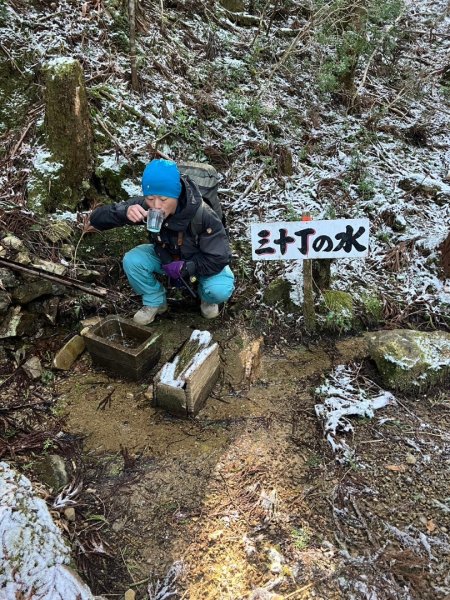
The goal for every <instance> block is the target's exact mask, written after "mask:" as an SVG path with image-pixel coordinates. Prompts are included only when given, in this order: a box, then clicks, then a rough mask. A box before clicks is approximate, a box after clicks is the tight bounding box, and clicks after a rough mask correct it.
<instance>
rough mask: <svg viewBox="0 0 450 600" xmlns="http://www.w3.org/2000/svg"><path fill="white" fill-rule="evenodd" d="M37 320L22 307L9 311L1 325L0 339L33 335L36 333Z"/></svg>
mask: <svg viewBox="0 0 450 600" xmlns="http://www.w3.org/2000/svg"><path fill="white" fill-rule="evenodd" d="M36 325H37V322H36V318H35V317H34V316H33V315H32V314H30V313H29V312H26V311H23V310H22V309H21V308H20V306H15V307H12V308H10V309H9V311H8V312H7V314H6V317H5V318H4V319H3V321H2V323H1V325H0V339H4V338H9V337H16V336H19V337H20V336H22V335H32V334H33V333H34V332H35V331H36Z"/></svg>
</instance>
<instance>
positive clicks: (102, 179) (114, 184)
mask: <svg viewBox="0 0 450 600" xmlns="http://www.w3.org/2000/svg"><path fill="white" fill-rule="evenodd" d="M131 175H132V170H131V167H130V165H129V164H128V163H127V162H126V161H125V160H124V159H117V160H116V158H115V157H112V156H109V155H105V156H100V157H99V159H98V165H97V166H96V168H95V177H96V186H97V187H98V188H99V189H100V190H101V191H102V192H103V193H104V194H106V195H107V196H108V197H109V198H112V199H113V200H116V201H118V202H120V201H121V200H127V199H128V198H129V194H128V193H127V192H126V190H125V189H124V188H123V186H122V183H123V181H124V180H125V179H126V178H128V177H130V176H131Z"/></svg>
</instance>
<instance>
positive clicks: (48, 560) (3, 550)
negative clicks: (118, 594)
mask: <svg viewBox="0 0 450 600" xmlns="http://www.w3.org/2000/svg"><path fill="white" fill-rule="evenodd" d="M0 504H1V506H2V510H1V511H0V555H1V556H2V568H1V569H0V599H2V600H7V599H9V598H55V600H56V599H58V598H59V599H62V598H64V600H93V598H94V597H93V595H92V593H91V591H90V589H89V588H88V586H87V585H86V584H85V583H83V582H82V581H81V579H80V578H79V577H78V575H77V574H76V573H75V572H73V571H72V570H71V569H70V568H69V566H68V565H69V562H70V551H69V548H68V547H67V545H66V544H65V542H64V540H63V538H62V535H61V532H60V531H59V529H58V528H57V527H56V525H55V523H54V522H53V520H52V518H51V516H50V513H49V511H48V508H47V506H46V504H45V502H44V500H42V499H41V498H38V497H37V496H36V495H35V494H34V493H33V489H32V487H31V483H30V481H29V480H28V479H27V478H26V477H24V476H23V475H20V474H19V473H17V472H16V471H14V469H12V468H11V467H10V466H9V465H8V464H7V463H4V462H1V463H0Z"/></svg>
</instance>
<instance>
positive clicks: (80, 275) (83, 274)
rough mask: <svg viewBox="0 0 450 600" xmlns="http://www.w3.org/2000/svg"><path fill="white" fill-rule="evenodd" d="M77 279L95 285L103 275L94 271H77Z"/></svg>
mask: <svg viewBox="0 0 450 600" xmlns="http://www.w3.org/2000/svg"><path fill="white" fill-rule="evenodd" d="M76 278H77V279H79V280H80V281H84V282H85V283H94V282H95V281H99V280H101V278H102V274H101V273H99V272H98V271H94V270H93V269H77V271H76Z"/></svg>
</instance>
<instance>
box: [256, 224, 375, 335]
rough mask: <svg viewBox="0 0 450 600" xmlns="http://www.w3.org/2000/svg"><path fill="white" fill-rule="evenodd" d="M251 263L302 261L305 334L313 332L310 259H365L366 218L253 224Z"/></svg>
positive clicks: (366, 252) (367, 243) (366, 242)
mask: <svg viewBox="0 0 450 600" xmlns="http://www.w3.org/2000/svg"><path fill="white" fill-rule="evenodd" d="M251 242H252V259H253V260H302V261H304V264H303V294H304V303H303V313H304V317H305V327H306V329H307V331H308V332H313V331H314V330H315V325H316V319H315V310H314V293H313V278H312V260H313V259H331V258H365V257H366V256H367V254H368V252H369V219H333V220H329V221H313V220H311V218H310V216H309V214H308V213H304V215H303V218H302V221H280V222H276V223H252V224H251Z"/></svg>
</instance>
